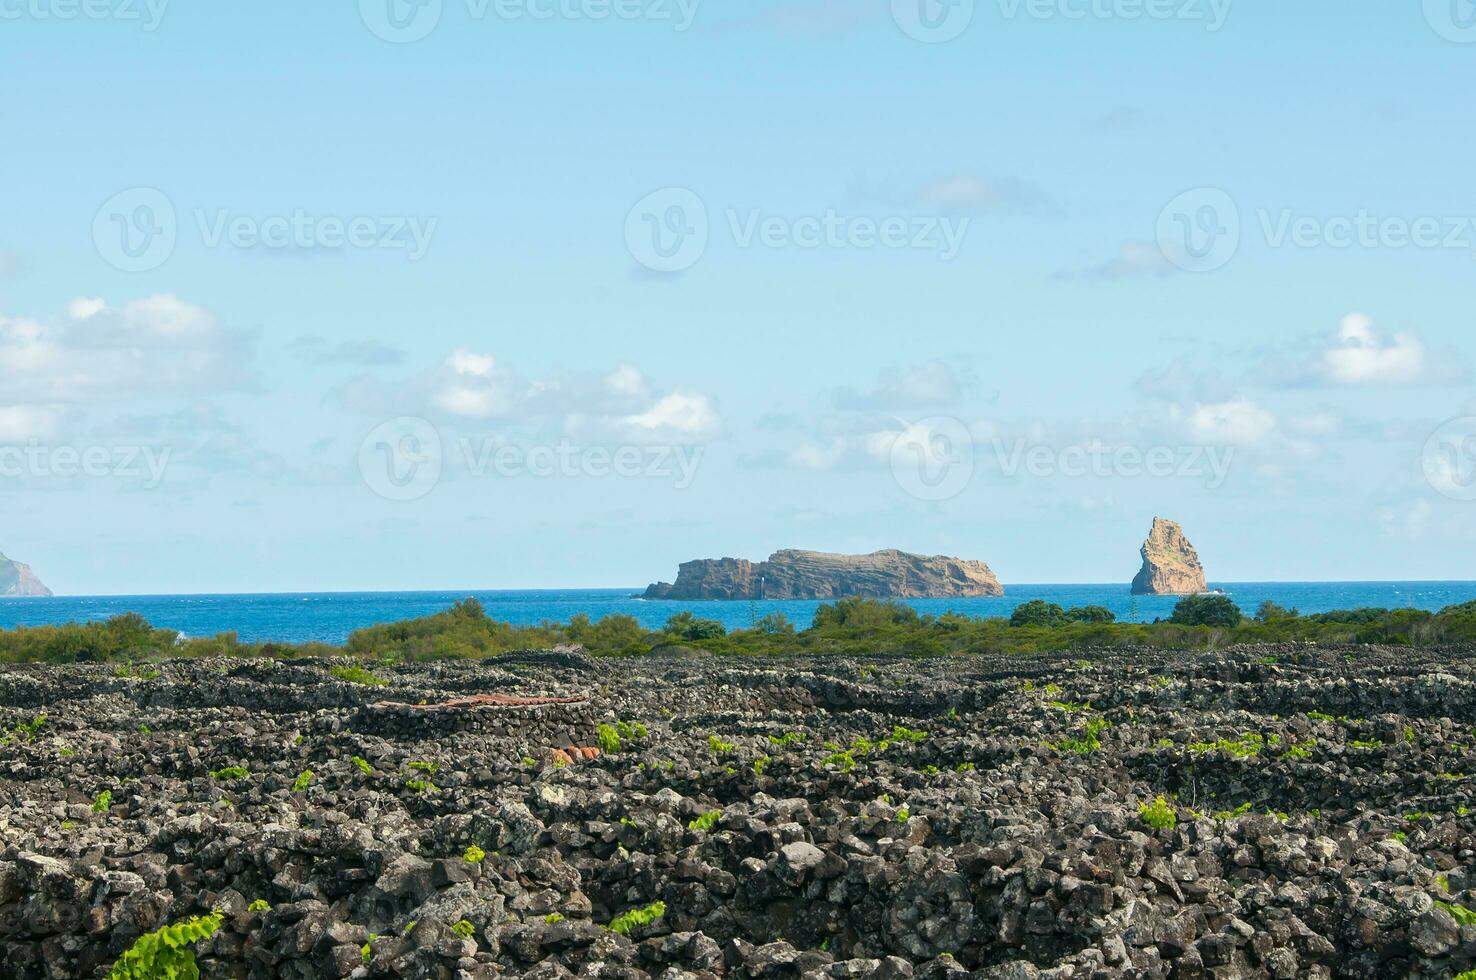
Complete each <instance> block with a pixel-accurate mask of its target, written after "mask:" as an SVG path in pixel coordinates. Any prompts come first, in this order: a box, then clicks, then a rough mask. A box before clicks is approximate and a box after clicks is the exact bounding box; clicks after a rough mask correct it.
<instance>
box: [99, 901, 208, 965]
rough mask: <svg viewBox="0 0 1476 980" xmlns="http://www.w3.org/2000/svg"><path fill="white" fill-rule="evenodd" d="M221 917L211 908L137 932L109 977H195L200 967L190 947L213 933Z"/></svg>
mask: <svg viewBox="0 0 1476 980" xmlns="http://www.w3.org/2000/svg"><path fill="white" fill-rule="evenodd" d="M221 921H222V916H221V914H220V913H219V912H212V913H211V914H210V915H205V916H196V917H194V918H192V919H188V920H186V921H184V922H180V923H176V924H175V925H172V926H165V927H164V928H162V929H160V930H158V931H157V932H151V933H148V934H146V935H143V936H139V937H138V939H137V940H136V941H135V942H134V944H133V945H132V946H131V947H129V949H128V951H127V952H125V953H124V954H123V955H122V956H120V957H119V958H118V961H117V962H116V963H114V964H113V970H112V972H111V973H109V974H108V978H109V980H195V978H198V977H199V976H200V968H199V967H198V966H197V965H196V963H195V951H194V950H193V949H191V948H190V947H191V946H193V945H194V944H195V943H197V942H199V941H201V940H202V939H209V938H210V937H211V936H213V935H215V931H216V930H217V929H219V928H220V924H221Z"/></svg>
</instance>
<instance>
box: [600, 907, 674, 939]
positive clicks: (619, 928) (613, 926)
mask: <svg viewBox="0 0 1476 980" xmlns="http://www.w3.org/2000/svg"><path fill="white" fill-rule="evenodd" d="M665 914H666V903H665V902H652V903H651V904H650V905H647V906H646V907H645V908H642V909H631V910H630V911H629V912H626V913H624V914H622V915H617V916H616V917H615V918H613V919H611V920H610V925H609V926H608V927H607V928H609V930H610V931H611V932H613V933H617V934H618V935H621V936H627V935H629V934H630V933H631V932H632V931H634V930H635V929H638V928H640V927H641V926H644V925H649V924H651V923H652V922H655V921H656V920H657V919H659V918H661V917H662V916H663V915H665Z"/></svg>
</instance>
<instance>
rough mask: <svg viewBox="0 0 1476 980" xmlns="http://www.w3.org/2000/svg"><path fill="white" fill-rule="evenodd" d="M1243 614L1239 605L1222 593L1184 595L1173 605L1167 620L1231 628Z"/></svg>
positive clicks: (1181, 623) (1185, 623)
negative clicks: (1170, 616)
mask: <svg viewBox="0 0 1476 980" xmlns="http://www.w3.org/2000/svg"><path fill="white" fill-rule="evenodd" d="M1244 618H1245V616H1244V614H1242V613H1241V611H1240V607H1239V606H1237V605H1236V604H1235V603H1234V602H1232V601H1230V597H1229V596H1223V595H1186V596H1185V597H1184V598H1182V599H1180V600H1179V603H1178V605H1176V606H1174V614H1173V616H1172V618H1170V620H1169V622H1171V623H1174V624H1175V625H1178V626H1220V627H1225V628H1228V629H1233V628H1235V627H1237V626H1239V625H1240V622H1241V620H1242V619H1244Z"/></svg>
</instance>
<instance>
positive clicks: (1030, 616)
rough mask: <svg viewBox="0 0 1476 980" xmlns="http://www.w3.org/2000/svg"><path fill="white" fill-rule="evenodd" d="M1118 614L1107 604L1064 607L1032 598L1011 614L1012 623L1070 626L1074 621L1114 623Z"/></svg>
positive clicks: (1014, 624)
mask: <svg viewBox="0 0 1476 980" xmlns="http://www.w3.org/2000/svg"><path fill="white" fill-rule="evenodd" d="M1116 621H1117V616H1116V615H1115V614H1114V613H1113V612H1112V610H1110V609H1108V608H1107V607H1106V606H1078V607H1075V608H1072V609H1063V608H1061V607H1060V606H1058V605H1056V604H1055V603H1054V602H1046V601H1045V600H1044V599H1031V600H1030V601H1029V602H1025V603H1021V604H1020V605H1018V606H1016V607H1015V611H1014V612H1013V613H1011V614H1010V625H1011V626H1014V627H1022V626H1049V627H1056V626H1069V625H1071V624H1072V623H1112V622H1116Z"/></svg>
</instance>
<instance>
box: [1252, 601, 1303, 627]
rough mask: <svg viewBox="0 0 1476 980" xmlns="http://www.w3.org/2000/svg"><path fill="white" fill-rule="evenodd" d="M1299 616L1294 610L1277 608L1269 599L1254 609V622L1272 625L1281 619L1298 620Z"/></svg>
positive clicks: (1283, 607) (1282, 607)
mask: <svg viewBox="0 0 1476 980" xmlns="http://www.w3.org/2000/svg"><path fill="white" fill-rule="evenodd" d="M1301 615H1302V614H1301V613H1299V612H1297V611H1296V610H1295V609H1287V608H1286V607H1285V606H1279V605H1277V604H1276V603H1274V602H1272V601H1271V600H1270V599H1266V600H1265V601H1263V602H1262V603H1261V605H1260V607H1259V608H1257V609H1256V622H1258V623H1274V622H1276V621H1278V620H1283V619H1298V618H1300V617H1301Z"/></svg>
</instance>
